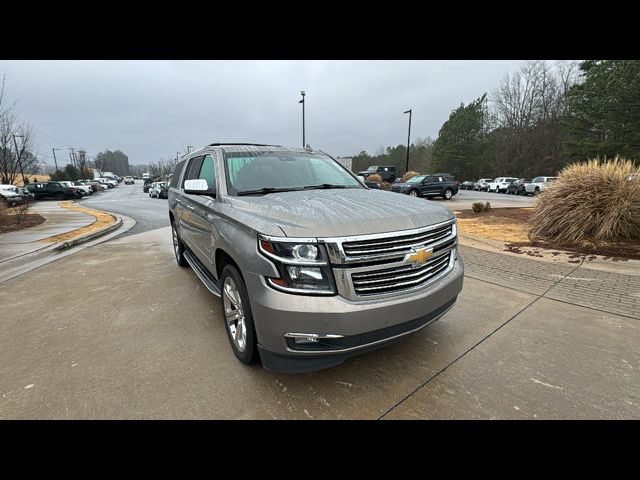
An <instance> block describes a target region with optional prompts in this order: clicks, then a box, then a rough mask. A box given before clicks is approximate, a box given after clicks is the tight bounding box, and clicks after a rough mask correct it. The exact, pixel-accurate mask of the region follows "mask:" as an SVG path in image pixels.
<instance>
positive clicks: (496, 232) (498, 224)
mask: <svg viewBox="0 0 640 480" xmlns="http://www.w3.org/2000/svg"><path fill="white" fill-rule="evenodd" d="M454 213H455V214H456V217H458V229H459V230H460V233H462V234H467V235H475V236H478V237H484V238H489V239H491V240H498V241H500V242H508V243H516V242H518V243H519V242H528V241H529V237H527V224H528V222H529V218H530V217H531V215H532V214H533V208H493V209H491V210H489V211H488V212H483V213H478V214H474V213H473V211H472V210H456V211H454Z"/></svg>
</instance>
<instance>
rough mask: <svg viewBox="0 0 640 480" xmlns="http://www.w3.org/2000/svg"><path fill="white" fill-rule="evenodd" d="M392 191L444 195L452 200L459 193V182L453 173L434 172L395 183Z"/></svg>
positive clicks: (413, 194)
mask: <svg viewBox="0 0 640 480" xmlns="http://www.w3.org/2000/svg"><path fill="white" fill-rule="evenodd" d="M391 191H392V192H398V193H405V194H407V195H411V196H412V197H442V198H444V199H445V200H450V199H451V197H453V196H454V195H455V194H456V193H458V184H457V183H456V181H455V179H454V178H453V175H449V174H448V173H433V174H429V175H418V176H415V177H413V178H410V179H409V180H407V181H406V182H404V183H394V184H393V185H392V186H391Z"/></svg>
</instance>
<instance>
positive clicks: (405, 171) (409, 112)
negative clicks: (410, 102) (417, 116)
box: [404, 109, 411, 173]
mask: <svg viewBox="0 0 640 480" xmlns="http://www.w3.org/2000/svg"><path fill="white" fill-rule="evenodd" d="M404 113H408V114H409V133H408V134H407V164H406V165H405V167H404V173H407V172H408V171H409V141H410V140H411V109H409V110H407V111H406V112H404Z"/></svg>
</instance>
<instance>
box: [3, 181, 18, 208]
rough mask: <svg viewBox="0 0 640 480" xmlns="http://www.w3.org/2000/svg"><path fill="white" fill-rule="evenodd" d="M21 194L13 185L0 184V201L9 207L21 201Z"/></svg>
mask: <svg viewBox="0 0 640 480" xmlns="http://www.w3.org/2000/svg"><path fill="white" fill-rule="evenodd" d="M22 201H23V195H22V193H21V192H20V190H19V189H18V187H16V186H15V185H7V184H2V185H0V203H4V204H6V205H7V206H9V207H13V206H14V205H17V204H18V203H22Z"/></svg>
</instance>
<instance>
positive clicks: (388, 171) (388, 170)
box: [358, 166, 396, 183]
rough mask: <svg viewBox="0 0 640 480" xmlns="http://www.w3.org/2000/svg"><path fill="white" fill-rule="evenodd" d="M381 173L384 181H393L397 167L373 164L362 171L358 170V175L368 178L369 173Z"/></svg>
mask: <svg viewBox="0 0 640 480" xmlns="http://www.w3.org/2000/svg"><path fill="white" fill-rule="evenodd" d="M375 174H377V175H380V178H382V181H383V182H389V183H393V182H394V181H395V179H396V167H378V166H372V167H369V168H367V169H366V170H363V171H362V172H358V175H360V176H362V177H364V178H367V177H368V176H369V175H375Z"/></svg>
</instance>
